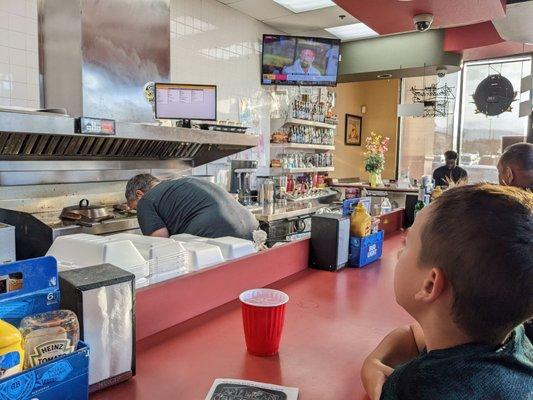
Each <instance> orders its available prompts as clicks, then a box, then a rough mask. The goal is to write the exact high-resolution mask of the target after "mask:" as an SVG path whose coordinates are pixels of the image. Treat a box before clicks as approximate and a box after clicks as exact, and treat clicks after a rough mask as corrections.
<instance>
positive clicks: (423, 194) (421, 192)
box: [414, 187, 426, 218]
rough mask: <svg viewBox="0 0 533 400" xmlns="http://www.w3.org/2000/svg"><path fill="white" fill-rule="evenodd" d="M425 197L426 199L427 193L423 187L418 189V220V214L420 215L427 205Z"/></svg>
mask: <svg viewBox="0 0 533 400" xmlns="http://www.w3.org/2000/svg"><path fill="white" fill-rule="evenodd" d="M425 197H426V191H425V189H424V188H423V187H421V188H420V189H418V201H417V202H416V203H415V211H414V217H415V218H416V214H418V213H419V212H420V210H422V209H423V208H424V206H425V205H426V203H425V202H424V200H425Z"/></svg>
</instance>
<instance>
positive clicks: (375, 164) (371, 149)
mask: <svg viewBox="0 0 533 400" xmlns="http://www.w3.org/2000/svg"><path fill="white" fill-rule="evenodd" d="M389 141H390V138H388V137H383V136H381V135H378V134H377V133H375V132H371V133H370V136H369V137H367V138H366V145H365V149H366V150H365V152H364V158H363V160H364V163H365V171H366V172H368V173H369V174H370V176H369V181H370V186H372V187H377V186H381V185H383V181H382V180H381V173H382V172H383V169H384V168H385V153H386V152H387V151H388V150H389Z"/></svg>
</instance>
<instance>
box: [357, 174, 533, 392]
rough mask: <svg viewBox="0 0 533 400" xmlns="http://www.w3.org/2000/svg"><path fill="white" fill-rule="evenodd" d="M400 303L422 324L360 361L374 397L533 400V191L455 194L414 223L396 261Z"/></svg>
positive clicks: (488, 189) (481, 188)
mask: <svg viewBox="0 0 533 400" xmlns="http://www.w3.org/2000/svg"><path fill="white" fill-rule="evenodd" d="M394 290H395V293H396V300H397V302H398V303H399V304H400V305H401V306H402V307H403V308H404V309H405V310H406V311H407V312H408V313H409V314H411V316H413V318H414V319H415V320H416V321H417V322H418V324H415V325H412V326H405V327H402V328H398V329H396V330H394V331H392V332H391V333H390V334H389V335H388V336H386V337H385V339H383V341H382V342H381V343H380V344H379V345H378V346H377V348H376V349H375V350H374V351H373V352H372V353H371V354H370V355H369V356H368V358H367V359H366V360H365V362H364V364H363V368H362V371H361V377H362V380H363V385H364V387H365V389H366V391H367V392H368V394H369V395H370V397H371V399H380V398H381V399H417V400H439V399H446V400H447V399H450V400H451V399H453V400H461V399H465V400H466V399H468V400H471V399H500V400H501V399H527V398H532V397H531V396H532V394H533V392H532V390H533V347H532V344H531V341H530V339H529V338H528V337H527V336H526V334H525V333H524V326H523V323H524V322H525V321H526V320H528V319H530V318H531V317H532V316H533V296H532V294H533V194H531V193H530V192H527V191H524V190H520V189H517V188H511V187H504V186H497V185H489V184H484V185H474V186H472V185H470V186H462V187H457V188H453V189H450V190H448V191H446V192H444V194H443V195H442V196H441V197H439V198H438V199H437V200H435V201H434V202H433V203H431V204H430V205H429V206H428V207H426V208H424V209H423V210H422V211H421V212H420V214H419V215H418V216H417V218H416V219H415V222H414V225H413V226H412V228H411V229H410V231H409V234H408V235H407V238H406V243H405V247H404V249H403V250H402V252H401V254H399V257H398V263H397V265H396V271H395V277H394Z"/></svg>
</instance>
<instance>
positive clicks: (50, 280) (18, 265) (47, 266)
mask: <svg viewBox="0 0 533 400" xmlns="http://www.w3.org/2000/svg"><path fill="white" fill-rule="evenodd" d="M0 268H1V271H2V272H1V275H2V277H3V278H2V280H3V279H4V278H5V280H6V282H7V279H9V275H13V274H22V288H21V289H18V290H13V291H8V289H7V286H8V285H7V283H6V284H5V285H1V287H2V289H3V290H2V292H3V293H0V319H3V320H4V321H6V322H9V323H10V324H11V325H14V326H17V327H18V326H19V325H20V320H21V319H22V318H24V317H25V316H27V315H32V314H38V313H43V312H47V311H53V310H57V309H58V308H59V284H58V280H57V261H56V259H55V258H54V257H39V258H33V259H29V260H24V261H17V262H14V263H10V264H5V265H2V266H1V267H0ZM4 287H5V289H4Z"/></svg>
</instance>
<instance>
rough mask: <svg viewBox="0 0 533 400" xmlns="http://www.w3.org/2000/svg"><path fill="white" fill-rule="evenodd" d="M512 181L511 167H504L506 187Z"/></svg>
mask: <svg viewBox="0 0 533 400" xmlns="http://www.w3.org/2000/svg"><path fill="white" fill-rule="evenodd" d="M513 180H514V174H513V170H512V168H511V167H509V166H506V167H505V181H506V183H507V184H508V185H510V184H511V182H513Z"/></svg>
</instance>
